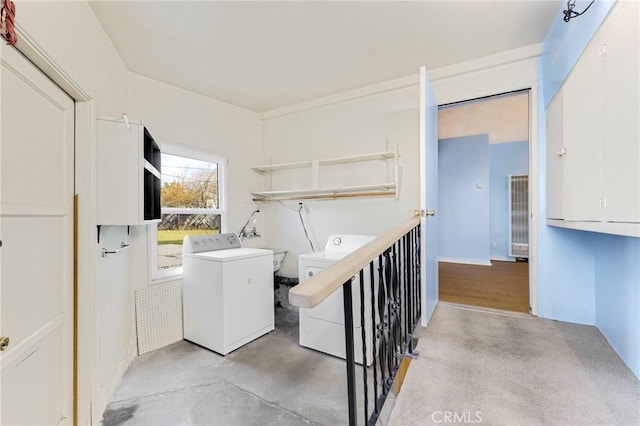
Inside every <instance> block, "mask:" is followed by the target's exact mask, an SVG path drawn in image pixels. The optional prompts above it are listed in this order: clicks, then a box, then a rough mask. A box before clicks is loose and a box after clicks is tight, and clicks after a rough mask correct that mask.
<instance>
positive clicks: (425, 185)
mask: <svg viewBox="0 0 640 426" xmlns="http://www.w3.org/2000/svg"><path fill="white" fill-rule="evenodd" d="M420 150H421V153H420V183H421V191H420V208H421V209H422V210H425V211H426V212H427V216H426V217H422V219H421V232H422V233H421V237H422V240H421V244H422V247H421V256H422V259H421V264H422V270H421V279H422V283H423V284H422V299H423V302H422V325H423V326H426V325H427V323H428V322H429V320H430V319H431V315H433V311H434V309H435V307H436V304H437V303H438V222H437V216H436V213H437V209H438V102H437V101H436V96H435V93H434V92H433V87H431V82H430V81H429V75H428V74H427V71H426V69H425V68H424V67H422V68H420Z"/></svg>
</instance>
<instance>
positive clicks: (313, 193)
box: [251, 151, 398, 201]
mask: <svg viewBox="0 0 640 426" xmlns="http://www.w3.org/2000/svg"><path fill="white" fill-rule="evenodd" d="M366 161H384V162H386V166H387V176H386V179H389V178H392V179H391V180H392V181H391V182H384V183H374V184H365V185H353V186H338V187H335V186H334V187H328V188H323V187H321V185H320V168H321V167H323V166H336V165H341V164H352V163H359V162H366ZM304 168H308V169H310V173H311V182H312V184H311V186H312V187H311V188H304V189H290V190H284V189H283V190H269V191H256V192H252V193H251V195H252V196H253V201H279V200H313V199H331V198H350V197H371V196H395V195H396V194H397V192H398V182H397V176H398V154H397V152H395V151H384V152H376V153H371V154H363V155H354V156H348V157H335V158H328V159H320V160H308V161H297V162H292V163H281V164H269V165H261V166H256V167H253V170H255V171H256V172H259V173H273V172H278V171H282V170H292V169H304Z"/></svg>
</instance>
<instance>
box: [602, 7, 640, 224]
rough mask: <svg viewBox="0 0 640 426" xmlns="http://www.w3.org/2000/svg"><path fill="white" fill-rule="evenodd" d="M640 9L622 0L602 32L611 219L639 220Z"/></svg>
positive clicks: (606, 185)
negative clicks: (604, 49) (604, 48)
mask: <svg viewBox="0 0 640 426" xmlns="http://www.w3.org/2000/svg"><path fill="white" fill-rule="evenodd" d="M639 8H640V5H639V3H638V2H636V1H630V2H625V3H621V4H620V5H619V6H618V7H616V8H614V9H613V10H612V12H611V16H609V18H608V22H607V25H606V26H605V27H603V33H602V37H603V40H604V44H605V46H606V52H605V53H604V60H603V61H602V65H603V73H602V84H603V91H602V94H603V99H602V107H603V108H602V126H603V128H602V131H603V133H602V135H603V140H602V159H603V168H602V170H603V185H604V192H603V195H604V197H605V203H606V205H605V206H606V208H605V211H606V220H607V221H609V222H636V223H639V222H640V60H639V54H638V52H640V17H639V11H638V9H639Z"/></svg>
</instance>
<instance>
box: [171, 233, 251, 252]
mask: <svg viewBox="0 0 640 426" xmlns="http://www.w3.org/2000/svg"><path fill="white" fill-rule="evenodd" d="M241 247H242V244H240V238H238V236H237V235H236V234H235V233H233V232H229V233H225V234H206V235H188V236H186V237H185V238H184V243H183V248H182V250H183V252H185V253H202V252H205V251H216V250H229V249H234V248H241Z"/></svg>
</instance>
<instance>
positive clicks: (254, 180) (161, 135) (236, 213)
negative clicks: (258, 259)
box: [128, 73, 264, 246]
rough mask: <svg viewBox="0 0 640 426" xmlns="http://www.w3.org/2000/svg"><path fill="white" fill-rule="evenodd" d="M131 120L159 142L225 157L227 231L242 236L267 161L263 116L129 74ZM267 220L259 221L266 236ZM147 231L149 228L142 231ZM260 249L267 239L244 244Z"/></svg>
mask: <svg viewBox="0 0 640 426" xmlns="http://www.w3.org/2000/svg"><path fill="white" fill-rule="evenodd" d="M128 111H129V116H130V117H132V118H135V119H141V120H143V122H144V123H145V126H146V127H147V128H148V129H149V131H150V133H151V135H152V136H153V137H154V139H156V141H158V142H160V143H161V144H162V143H171V144H179V145H180V146H184V147H191V148H196V149H199V150H204V151H206V152H210V153H212V154H215V155H219V156H223V157H226V158H227V160H228V164H227V170H226V172H227V176H226V178H227V179H226V189H227V207H228V214H227V221H226V223H223V224H222V227H223V231H228V232H239V231H240V228H242V226H243V225H244V223H245V222H246V220H247V219H248V217H249V215H250V214H251V212H252V211H253V210H254V209H255V204H254V203H253V202H252V201H251V194H250V191H251V190H253V189H255V188H256V187H258V186H259V182H260V181H259V176H258V175H257V174H256V173H255V172H253V171H252V170H251V169H250V167H251V165H254V164H258V163H259V162H260V161H261V159H262V144H261V137H262V136H261V135H262V125H261V122H260V120H259V118H258V114H257V113H255V112H251V111H248V110H245V109H243V108H240V107H236V106H233V105H230V104H227V103H224V102H220V101H217V100H215V99H212V98H208V97H206V96H202V95H199V94H197V93H193V92H189V91H187V90H183V89H179V88H177V87H174V86H171V85H168V84H165V83H161V82H159V81H156V80H152V79H149V78H146V77H142V76H140V75H138V74H134V73H129V108H128ZM261 225H264V221H262V220H260V221H259V226H258V232H259V233H262V232H263V231H262V227H261ZM143 230H146V228H143ZM245 242H246V243H247V244H248V245H254V246H260V245H262V240H261V239H260V238H258V239H252V240H245Z"/></svg>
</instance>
